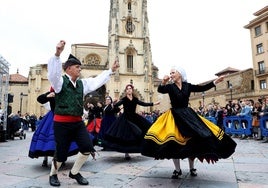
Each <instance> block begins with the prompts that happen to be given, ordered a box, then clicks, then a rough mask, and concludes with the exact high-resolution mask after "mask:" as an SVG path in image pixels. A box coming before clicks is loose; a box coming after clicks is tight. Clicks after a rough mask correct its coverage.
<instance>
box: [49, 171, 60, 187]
mask: <svg viewBox="0 0 268 188" xmlns="http://www.w3.org/2000/svg"><path fill="white" fill-rule="evenodd" d="M49 183H50V185H51V186H54V187H58V186H60V181H59V179H58V176H57V174H54V175H52V176H49Z"/></svg>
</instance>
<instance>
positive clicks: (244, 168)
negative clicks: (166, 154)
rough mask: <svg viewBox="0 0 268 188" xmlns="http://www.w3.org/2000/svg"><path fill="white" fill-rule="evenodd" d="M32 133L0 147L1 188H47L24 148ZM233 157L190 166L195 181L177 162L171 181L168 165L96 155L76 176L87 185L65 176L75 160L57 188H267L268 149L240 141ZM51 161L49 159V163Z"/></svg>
mask: <svg viewBox="0 0 268 188" xmlns="http://www.w3.org/2000/svg"><path fill="white" fill-rule="evenodd" d="M32 135H33V133H32V132H30V131H26V139H25V140H24V139H23V140H20V139H19V138H15V140H8V141H7V142H0V187H1V188H14V187H16V188H47V187H51V186H50V185H49V182H48V174H49V172H50V167H48V168H45V167H42V166H41V164H42V160H43V158H39V159H31V158H29V157H28V149H29V145H30V141H31V137H32ZM235 141H236V142H237V144H238V146H237V149H236V152H235V153H234V154H233V155H232V156H231V157H230V158H229V159H225V160H220V161H219V162H217V163H216V164H207V163H206V162H204V163H201V162H200V161H197V160H196V162H195V164H196V168H197V172H198V176H197V177H191V176H190V174H189V169H188V160H186V159H185V160H182V162H181V167H182V176H181V177H180V178H179V179H177V180H173V179H171V178H170V177H171V174H172V172H173V170H174V167H173V162H172V160H154V159H152V158H148V157H144V156H141V155H140V154H131V156H132V160H130V161H125V160H124V154H122V153H117V152H108V151H101V148H99V147H96V149H97V150H99V151H98V155H97V160H96V161H95V160H92V158H90V159H88V161H87V162H86V163H85V165H84V166H83V167H82V169H81V174H82V175H83V176H84V177H86V178H87V179H88V181H89V185H88V186H80V185H78V184H77V183H76V181H75V180H73V179H70V178H69V177H68V173H69V170H70V168H71V166H72V164H73V162H74V159H75V156H73V157H70V158H68V161H67V163H66V166H64V167H63V168H61V170H60V172H59V180H60V181H61V187H64V188H65V187H68V188H78V187H95V188H119V187H123V188H125V187H126V188H132V187H135V188H147V187H149V188H159V187H160V188H161V187H163V188H166V187H168V188H184V187H187V188H214V187H215V188H268V144H267V143H261V142H260V141H255V140H239V139H237V138H235ZM50 160H51V158H50Z"/></svg>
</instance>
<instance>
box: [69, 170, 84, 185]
mask: <svg viewBox="0 0 268 188" xmlns="http://www.w3.org/2000/svg"><path fill="white" fill-rule="evenodd" d="M69 177H70V178H72V179H75V180H76V181H77V183H78V184H80V185H88V181H87V179H86V178H84V177H83V176H82V175H81V174H80V173H77V174H75V175H73V174H72V173H71V172H70V173H69Z"/></svg>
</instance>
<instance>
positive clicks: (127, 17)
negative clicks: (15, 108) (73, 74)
mask: <svg viewBox="0 0 268 188" xmlns="http://www.w3.org/2000/svg"><path fill="white" fill-rule="evenodd" d="M254 15H255V16H256V18H255V19H254V20H252V21H250V22H249V24H248V25H246V26H245V28H246V29H249V30H250V39H251V43H252V57H253V58H252V59H253V68H248V69H245V70H234V69H232V68H230V67H228V68H227V69H225V70H222V71H221V72H219V73H216V74H215V75H216V76H219V75H226V77H225V80H224V81H223V82H221V83H219V84H217V87H215V88H212V89H210V90H209V91H206V92H204V93H192V95H191V97H190V105H191V106H192V107H198V106H199V104H200V102H204V103H205V104H210V103H218V104H220V105H221V106H225V104H227V102H228V101H230V100H240V99H253V100H254V101H256V100H257V99H258V98H259V97H260V96H267V95H268V92H267V86H266V85H267V84H266V83H267V75H268V71H267V65H268V56H267V55H268V54H267V53H268V50H267V49H266V48H267V46H268V44H267V41H268V40H267V38H268V34H267V31H268V8H267V7H264V8H263V9H261V10H259V11H258V12H256V13H254ZM71 49H72V50H71V53H72V54H73V55H75V56H76V57H77V58H78V59H79V60H80V61H81V62H82V72H81V76H82V77H89V76H91V77H94V76H96V75H98V74H99V73H100V72H102V71H103V70H106V69H108V68H109V67H111V65H112V63H113V62H114V60H115V59H116V58H118V59H119V62H120V68H119V70H118V71H117V72H116V73H115V75H114V76H112V78H111V80H110V81H109V82H108V83H107V84H106V85H104V86H103V87H102V88H100V89H99V90H97V91H96V92H93V93H91V94H88V95H87V99H93V98H94V99H96V100H101V99H102V98H103V99H104V96H105V95H110V96H111V97H112V98H114V99H115V98H117V99H119V98H121V97H122V96H123V95H124V89H125V86H126V85H127V84H129V83H132V84H133V85H134V87H135V92H136V93H137V95H138V97H139V98H140V99H141V100H143V101H145V102H153V101H159V100H160V101H161V104H160V105H159V106H155V107H153V108H148V107H146V108H143V107H139V108H138V110H139V111H147V112H148V111H152V110H160V111H161V112H162V111H165V110H167V109H168V108H169V107H170V103H169V98H168V95H162V94H159V93H157V86H158V84H159V83H160V82H161V79H159V78H158V68H157V67H155V66H154V64H153V62H152V52H151V45H150V35H149V28H148V14H147V1H146V0H111V1H110V18H109V27H108V45H107V46H106V45H100V44H94V43H83V44H72V46H71ZM231 62H232V59H231V58H230V64H231ZM28 80H29V85H28V88H27V90H28V93H27V94H28V97H27V98H28V103H27V111H28V113H30V114H36V115H37V116H39V115H43V114H44V113H46V110H45V108H44V107H43V106H42V105H40V104H38V103H37V102H36V98H37V96H38V95H40V94H42V93H45V92H47V91H48V90H49V88H50V86H49V83H48V80H47V64H46V62H45V63H44V64H41V65H36V66H34V67H31V68H30V71H29V78H28ZM209 81H211V80H209ZM209 81H206V82H203V83H200V84H205V83H207V82H209Z"/></svg>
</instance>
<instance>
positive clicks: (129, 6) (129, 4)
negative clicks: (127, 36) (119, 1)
mask: <svg viewBox="0 0 268 188" xmlns="http://www.w3.org/2000/svg"><path fill="white" fill-rule="evenodd" d="M127 9H128V12H129V13H131V2H128V4H127Z"/></svg>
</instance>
